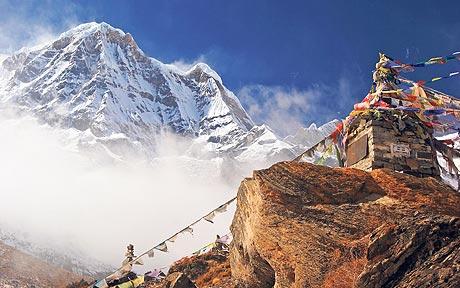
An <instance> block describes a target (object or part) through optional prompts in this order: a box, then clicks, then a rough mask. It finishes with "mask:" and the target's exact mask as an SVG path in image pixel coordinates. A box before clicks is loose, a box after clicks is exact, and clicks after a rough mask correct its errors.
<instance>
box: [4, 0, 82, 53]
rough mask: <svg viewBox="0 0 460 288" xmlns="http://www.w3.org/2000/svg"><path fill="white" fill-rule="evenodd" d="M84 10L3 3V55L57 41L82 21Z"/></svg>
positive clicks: (48, 3) (51, 4) (43, 3)
mask: <svg viewBox="0 0 460 288" xmlns="http://www.w3.org/2000/svg"><path fill="white" fill-rule="evenodd" d="M56 6H59V9H56ZM81 9H82V8H81V7H80V6H77V5H76V4H73V3H72V2H65V5H64V3H59V2H57V1H39V2H36V1H0V53H5V54H10V53H12V52H14V51H16V50H18V49H20V48H22V47H28V46H35V45H40V44H43V43H46V42H48V41H50V40H51V39H54V38H55V37H56V36H57V35H58V34H59V33H61V32H63V31H65V30H67V29H69V28H71V27H73V26H75V25H76V24H78V23H79V22H80V21H79V19H78V18H79V17H78V16H77V15H78V13H79V11H80V10H81Z"/></svg>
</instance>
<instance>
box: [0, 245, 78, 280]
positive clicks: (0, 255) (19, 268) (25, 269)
mask: <svg viewBox="0 0 460 288" xmlns="http://www.w3.org/2000/svg"><path fill="white" fill-rule="evenodd" d="M81 279H82V277H81V276H78V275H75V274H73V273H71V272H69V271H66V270H63V269H61V268H57V267H54V266H51V265H49V264H47V263H45V262H42V261H41V260H39V259H37V258H34V257H32V256H29V255H27V254H24V253H22V252H20V251H18V250H16V249H14V248H13V247H11V246H8V245H5V244H4V243H2V242H0V287H6V288H8V287H11V288H13V287H14V288H23V287H24V288H32V287H36V288H41V287H43V288H47V287H56V288H58V287H66V285H68V284H70V283H72V282H76V281H80V280H81Z"/></svg>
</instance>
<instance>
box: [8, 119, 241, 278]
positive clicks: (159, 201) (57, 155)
mask: <svg viewBox="0 0 460 288" xmlns="http://www.w3.org/2000/svg"><path fill="white" fill-rule="evenodd" d="M78 133H79V132H78V131H76V130H62V129H59V128H51V127H50V126H48V125H44V124H40V123H38V122H37V121H36V120H35V119H34V118H33V117H29V116H21V117H19V118H18V116H16V117H13V118H10V117H8V118H3V119H0V135H2V141H0V159H1V163H2V164H1V165H0V175H1V179H2V180H1V181H0V195H1V199H2V201H0V227H1V226H3V227H14V229H16V230H18V231H25V232H27V237H28V240H30V241H31V242H34V243H38V244H39V245H43V247H49V248H52V249H55V250H57V251H63V252H64V253H65V251H66V250H71V249H72V250H77V251H81V252H82V253H83V254H85V255H89V256H91V257H92V258H95V259H97V260H99V261H102V262H104V263H108V264H110V265H112V266H119V264H120V262H121V261H122V260H123V257H124V252H125V247H126V245H127V244H130V243H132V244H134V246H135V248H136V254H140V253H141V252H143V251H146V250H148V249H150V248H152V247H153V246H155V245H157V244H159V243H160V242H161V241H163V240H165V239H166V238H168V237H169V236H172V235H173V234H174V233H176V232H178V231H179V230H181V229H182V228H184V227H186V226H187V225H188V224H190V223H191V222H193V221H194V220H196V219H198V218H200V217H202V216H204V215H205V214H206V213H207V212H209V211H211V210H212V209H214V208H217V207H218V206H219V205H220V204H222V203H224V202H226V201H227V200H229V199H231V198H232V197H234V196H235V195H236V191H237V186H238V184H237V183H236V182H231V181H230V182H229V181H228V179H227V177H225V175H223V174H222V170H223V167H224V166H225V161H224V160H223V159H221V158H215V159H208V160H199V159H197V158H194V157H190V156H186V155H184V149H186V147H188V143H187V141H186V140H184V139H181V138H180V137H177V136H172V135H168V134H165V135H163V136H162V137H161V139H158V142H159V147H160V149H159V150H158V153H159V156H158V157H157V158H155V159H153V160H152V161H151V162H150V161H145V159H129V160H124V161H119V162H114V163H105V162H102V163H101V162H100V161H95V160H94V158H92V157H88V156H87V155H85V153H84V152H82V151H79V150H78V145H77V144H76V140H75V139H77V138H78V137H77V135H78ZM226 171H227V172H226V173H225V174H227V173H228V172H229V171H228V167H227V168H226ZM234 173H240V172H234ZM243 176H244V175H241V177H237V178H241V179H242V178H243ZM233 210H234V206H232V209H230V210H229V211H228V212H227V213H224V214H222V215H221V216H218V217H216V221H215V224H211V223H200V224H199V225H197V227H196V229H195V233H194V236H186V235H185V236H180V237H179V239H178V240H177V241H176V242H175V243H174V245H173V246H171V247H170V249H169V250H170V252H169V253H162V252H159V251H158V252H157V253H156V254H157V255H156V257H155V258H152V259H151V260H149V261H148V265H146V267H145V269H146V270H150V269H153V268H156V267H162V266H166V265H169V264H171V262H172V261H174V260H177V259H178V258H181V257H182V256H186V255H187V254H190V253H192V252H194V251H196V250H198V249H199V248H201V247H202V246H203V245H205V244H207V243H209V242H212V241H213V240H215V237H216V234H220V235H222V234H226V233H228V231H229V225H230V223H231V219H232V216H233Z"/></svg>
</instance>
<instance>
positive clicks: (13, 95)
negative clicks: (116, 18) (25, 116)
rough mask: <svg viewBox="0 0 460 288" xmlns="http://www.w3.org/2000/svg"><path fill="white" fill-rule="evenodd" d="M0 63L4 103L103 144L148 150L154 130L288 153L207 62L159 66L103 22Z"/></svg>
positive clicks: (222, 149)
mask: <svg viewBox="0 0 460 288" xmlns="http://www.w3.org/2000/svg"><path fill="white" fill-rule="evenodd" d="M1 66H2V70H3V71H2V73H1V80H0V97H1V101H2V102H3V103H8V104H12V103H13V104H15V105H17V106H18V107H19V108H20V109H22V110H26V111H31V112H33V113H34V114H35V115H37V116H39V117H40V119H42V120H44V121H45V122H46V123H49V124H51V125H53V126H59V127H62V128H74V129H77V130H79V131H82V132H86V133H90V134H91V135H93V136H94V137H95V139H96V140H97V141H96V142H98V143H99V144H102V145H105V146H106V147H109V148H113V146H114V145H112V144H113V143H114V142H115V143H119V144H123V145H128V146H130V148H136V149H142V150H143V151H144V152H152V151H154V150H155V137H156V135H158V133H159V132H161V131H164V130H168V131H171V132H173V133H175V134H179V135H182V136H185V137H191V138H193V139H196V140H197V141H198V142H199V143H202V144H204V145H205V147H206V149H207V150H208V151H210V152H216V153H227V152H231V155H232V156H234V157H238V156H240V155H241V158H242V159H244V158H247V157H249V156H248V155H244V154H245V152H246V154H249V155H251V156H259V157H262V156H263V157H266V156H269V155H274V154H278V153H284V154H292V150H291V145H289V144H287V143H285V142H284V141H282V140H280V139H278V137H277V136H276V135H275V134H274V133H273V132H272V131H270V129H268V128H267V127H265V126H256V125H254V123H253V121H252V120H251V118H250V117H249V115H248V114H247V113H246V111H245V110H244V109H243V107H242V105H241V104H240V102H239V100H238V98H237V97H236V96H235V95H234V94H233V93H232V92H231V91H229V90H228V89H227V88H225V86H224V85H223V82H222V79H221V78H220V77H219V75H218V74H217V73H216V72H215V71H213V70H212V69H211V68H210V67H209V66H207V65H206V64H203V63H200V64H197V65H195V66H194V67H192V68H191V69H190V70H189V71H181V70H179V69H178V68H176V67H175V66H173V65H168V64H163V63H161V62H159V61H157V60H155V59H153V58H150V57H147V56H146V55H145V54H144V53H143V52H142V50H141V49H140V48H139V47H138V46H137V44H136V42H135V41H134V39H133V38H132V37H131V35H130V34H127V33H124V32H123V31H121V30H119V29H115V28H113V27H111V26H109V25H108V24H105V23H102V24H97V23H88V24H82V25H80V26H78V27H76V28H74V29H72V30H70V31H68V32H66V33H63V34H62V35H60V36H59V38H58V39H56V40H55V41H53V42H51V43H48V44H46V45H42V46H40V47H34V48H23V49H21V50H20V51H18V52H17V53H14V54H13V55H11V56H9V57H7V58H6V59H4V60H3V62H2V64H1ZM251 146H252V147H251ZM248 150H249V151H248ZM112 152H113V151H112ZM115 152H116V151H115ZM256 152H257V153H256Z"/></svg>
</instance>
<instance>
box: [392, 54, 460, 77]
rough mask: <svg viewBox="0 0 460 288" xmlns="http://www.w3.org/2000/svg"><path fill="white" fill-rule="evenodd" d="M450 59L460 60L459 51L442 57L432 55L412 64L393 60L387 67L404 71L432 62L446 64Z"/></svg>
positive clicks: (431, 63) (432, 63)
mask: <svg viewBox="0 0 460 288" xmlns="http://www.w3.org/2000/svg"><path fill="white" fill-rule="evenodd" d="M451 60H460V52H455V53H452V54H451V55H448V56H443V57H432V58H430V59H428V60H426V61H424V62H419V63H413V64H407V63H401V62H400V61H393V62H392V63H391V64H390V66H389V67H390V68H393V69H400V70H401V71H404V72H409V71H410V70H409V69H408V67H413V68H419V67H425V66H429V65H434V64H446V63H447V62H448V61H451Z"/></svg>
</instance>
